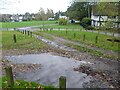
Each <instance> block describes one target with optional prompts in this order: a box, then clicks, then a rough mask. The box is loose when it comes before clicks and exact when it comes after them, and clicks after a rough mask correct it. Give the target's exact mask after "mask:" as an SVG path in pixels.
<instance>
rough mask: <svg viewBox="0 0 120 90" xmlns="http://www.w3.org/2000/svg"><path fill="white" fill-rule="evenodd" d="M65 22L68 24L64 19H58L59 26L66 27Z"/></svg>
mask: <svg viewBox="0 0 120 90" xmlns="http://www.w3.org/2000/svg"><path fill="white" fill-rule="evenodd" d="M67 22H68V20H67V19H65V18H60V19H59V25H66V24H67Z"/></svg>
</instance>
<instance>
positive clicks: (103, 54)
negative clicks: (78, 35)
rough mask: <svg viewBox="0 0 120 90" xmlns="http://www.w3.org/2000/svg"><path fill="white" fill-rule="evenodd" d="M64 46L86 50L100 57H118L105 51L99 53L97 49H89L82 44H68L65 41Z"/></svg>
mask: <svg viewBox="0 0 120 90" xmlns="http://www.w3.org/2000/svg"><path fill="white" fill-rule="evenodd" d="M65 45H66V46H68V47H71V48H74V49H76V50H79V51H83V52H87V53H90V54H91V55H96V56H98V57H100V58H114V59H118V57H115V56H112V55H107V54H105V53H101V52H99V51H96V50H93V49H89V48H86V47H82V46H78V45H74V44H70V43H65Z"/></svg>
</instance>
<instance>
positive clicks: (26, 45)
mask: <svg viewBox="0 0 120 90" xmlns="http://www.w3.org/2000/svg"><path fill="white" fill-rule="evenodd" d="M13 34H16V37H17V42H16V43H14V40H13ZM45 47H46V44H45V43H43V42H42V41H40V40H38V39H37V38H35V37H32V38H31V37H30V36H28V35H25V34H22V33H20V32H18V31H2V49H6V50H8V49H15V48H16V49H44V48H45Z"/></svg>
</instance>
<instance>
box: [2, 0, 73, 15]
mask: <svg viewBox="0 0 120 90" xmlns="http://www.w3.org/2000/svg"><path fill="white" fill-rule="evenodd" d="M71 1H72V0H0V13H2V14H17V13H18V14H24V13H25V12H29V13H37V12H38V11H39V9H40V7H42V8H44V9H45V10H46V8H49V9H53V11H54V12H57V11H59V10H60V11H66V10H67V7H68V6H70V2H71Z"/></svg>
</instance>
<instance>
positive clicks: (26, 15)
mask: <svg viewBox="0 0 120 90" xmlns="http://www.w3.org/2000/svg"><path fill="white" fill-rule="evenodd" d="M24 20H26V21H30V20H32V17H31V15H30V13H29V12H26V13H25V15H24Z"/></svg>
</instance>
